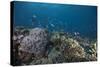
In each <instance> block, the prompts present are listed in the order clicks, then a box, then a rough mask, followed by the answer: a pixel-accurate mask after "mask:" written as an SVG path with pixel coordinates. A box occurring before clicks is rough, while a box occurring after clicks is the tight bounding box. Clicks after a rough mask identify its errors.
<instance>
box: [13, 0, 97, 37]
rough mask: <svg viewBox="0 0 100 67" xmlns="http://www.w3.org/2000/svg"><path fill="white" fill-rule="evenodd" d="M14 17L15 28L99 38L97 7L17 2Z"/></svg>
mask: <svg viewBox="0 0 100 67" xmlns="http://www.w3.org/2000/svg"><path fill="white" fill-rule="evenodd" d="M13 15H14V26H25V27H33V28H34V27H43V28H47V29H48V30H50V31H53V30H55V31H61V30H63V31H65V32H70V33H73V32H79V33H80V35H82V36H85V37H89V38H96V36H97V7H96V6H82V5H70V4H65V5H64V4H49V3H34V2H21V1H20V2H18V1H15V2H14V14H13Z"/></svg>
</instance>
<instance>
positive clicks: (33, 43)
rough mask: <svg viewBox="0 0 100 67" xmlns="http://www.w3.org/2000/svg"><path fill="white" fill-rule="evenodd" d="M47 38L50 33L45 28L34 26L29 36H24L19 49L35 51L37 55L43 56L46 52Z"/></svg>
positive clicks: (29, 51)
mask: <svg viewBox="0 0 100 67" xmlns="http://www.w3.org/2000/svg"><path fill="white" fill-rule="evenodd" d="M47 38H48V34H47V32H46V30H45V29H41V28H34V29H32V30H31V31H30V33H29V35H28V36H26V37H24V38H23V40H22V42H21V44H20V48H19V50H21V51H24V52H28V53H33V54H34V55H35V56H36V57H39V56H42V55H43V54H44V53H45V48H46V45H47V42H48V39H47Z"/></svg>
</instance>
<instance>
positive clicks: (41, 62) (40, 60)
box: [30, 58, 53, 65]
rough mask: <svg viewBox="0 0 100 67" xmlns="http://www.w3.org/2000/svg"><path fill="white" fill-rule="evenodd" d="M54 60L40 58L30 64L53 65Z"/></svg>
mask: <svg viewBox="0 0 100 67" xmlns="http://www.w3.org/2000/svg"><path fill="white" fill-rule="evenodd" d="M52 63H53V62H52V60H51V59H50V58H40V59H35V60H33V61H32V62H31V63H30V64H32V65H33V64H34V65H38V64H52Z"/></svg>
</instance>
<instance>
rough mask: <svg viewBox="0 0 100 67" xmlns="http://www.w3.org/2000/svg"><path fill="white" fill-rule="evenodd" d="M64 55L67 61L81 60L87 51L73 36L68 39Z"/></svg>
mask: <svg viewBox="0 0 100 67" xmlns="http://www.w3.org/2000/svg"><path fill="white" fill-rule="evenodd" d="M64 56H65V57H66V59H67V61H71V62H73V61H76V62H77V61H80V60H81V59H83V58H85V51H84V48H82V47H81V46H80V45H79V43H78V42H77V41H76V40H73V39H72V38H68V39H66V47H65V49H64Z"/></svg>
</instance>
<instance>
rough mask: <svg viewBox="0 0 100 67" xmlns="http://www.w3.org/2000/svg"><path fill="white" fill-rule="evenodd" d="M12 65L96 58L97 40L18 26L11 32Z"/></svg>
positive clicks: (80, 60)
mask: <svg viewBox="0 0 100 67" xmlns="http://www.w3.org/2000/svg"><path fill="white" fill-rule="evenodd" d="M13 54H14V57H16V58H15V61H14V62H15V64H16V65H18V62H20V64H19V65H30V64H34V65H37V64H53V63H63V62H82V61H96V60H97V40H93V41H91V40H89V39H87V38H82V37H80V36H73V35H71V34H68V33H67V32H58V31H55V32H54V31H53V32H48V31H47V30H46V29H43V28H32V29H30V28H29V29H25V28H23V27H21V28H20V27H18V28H16V29H14V34H13Z"/></svg>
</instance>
